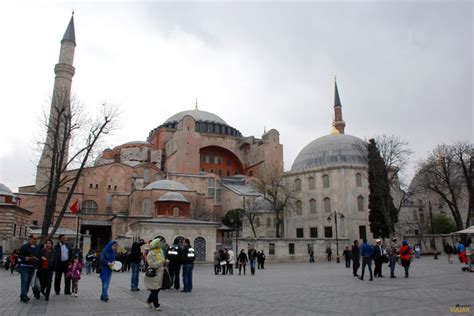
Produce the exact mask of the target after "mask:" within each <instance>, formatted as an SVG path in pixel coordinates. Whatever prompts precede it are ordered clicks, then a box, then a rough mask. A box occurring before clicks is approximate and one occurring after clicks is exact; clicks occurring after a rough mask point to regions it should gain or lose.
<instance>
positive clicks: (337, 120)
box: [332, 80, 346, 134]
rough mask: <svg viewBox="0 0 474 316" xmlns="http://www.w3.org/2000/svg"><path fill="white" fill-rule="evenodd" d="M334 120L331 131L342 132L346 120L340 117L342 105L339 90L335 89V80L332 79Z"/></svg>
mask: <svg viewBox="0 0 474 316" xmlns="http://www.w3.org/2000/svg"><path fill="white" fill-rule="evenodd" d="M334 87H335V91H334V120H333V122H332V125H333V133H337V134H344V127H346V122H344V120H343V119H342V105H341V99H340V98H339V91H337V82H336V80H334Z"/></svg>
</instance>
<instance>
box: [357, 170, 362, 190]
mask: <svg viewBox="0 0 474 316" xmlns="http://www.w3.org/2000/svg"><path fill="white" fill-rule="evenodd" d="M356 185H357V186H358V187H361V186H362V175H361V174H360V173H357V174H356Z"/></svg>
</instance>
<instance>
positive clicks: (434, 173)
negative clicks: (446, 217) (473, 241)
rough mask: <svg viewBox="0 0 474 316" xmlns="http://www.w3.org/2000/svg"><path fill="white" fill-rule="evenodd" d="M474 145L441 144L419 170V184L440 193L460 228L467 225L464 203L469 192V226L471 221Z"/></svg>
mask: <svg viewBox="0 0 474 316" xmlns="http://www.w3.org/2000/svg"><path fill="white" fill-rule="evenodd" d="M472 148H473V147H472V145H471V144H468V143H457V144H455V145H439V146H437V147H436V149H435V150H433V152H432V153H431V154H430V155H429V156H428V158H427V159H426V160H424V161H422V162H421V163H420V164H419V168H418V173H417V179H416V181H417V183H416V185H418V186H419V187H420V188H424V189H426V190H429V191H431V192H433V193H436V194H437V195H438V196H439V197H440V198H441V199H442V200H444V201H445V202H446V204H447V205H448V207H449V209H450V210H451V214H452V216H453V218H454V222H455V223H456V226H457V228H458V229H463V228H464V223H463V218H462V216H461V202H462V200H463V198H464V196H465V195H466V193H467V195H468V196H469V211H468V214H467V219H466V225H469V223H470V220H471V212H472V209H471V208H472V203H471V200H472V194H473V193H472V189H473V188H472V166H471V162H472Z"/></svg>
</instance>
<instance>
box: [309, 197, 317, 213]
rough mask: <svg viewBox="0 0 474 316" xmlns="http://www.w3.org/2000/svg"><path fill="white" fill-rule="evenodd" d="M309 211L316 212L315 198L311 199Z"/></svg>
mask: <svg viewBox="0 0 474 316" xmlns="http://www.w3.org/2000/svg"><path fill="white" fill-rule="evenodd" d="M309 211H310V213H311V214H316V200H315V199H311V200H309Z"/></svg>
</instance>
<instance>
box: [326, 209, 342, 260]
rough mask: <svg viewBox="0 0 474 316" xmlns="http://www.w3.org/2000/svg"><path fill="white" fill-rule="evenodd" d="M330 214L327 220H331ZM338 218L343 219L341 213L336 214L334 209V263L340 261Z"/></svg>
mask: <svg viewBox="0 0 474 316" xmlns="http://www.w3.org/2000/svg"><path fill="white" fill-rule="evenodd" d="M331 216H332V215H330V216H329V217H328V222H330V221H331V219H332V218H331ZM338 217H339V218H340V219H341V220H343V219H344V215H343V214H338V213H337V212H336V211H334V225H335V226H336V263H341V259H340V258H339V235H338V232H337V218H338Z"/></svg>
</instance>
